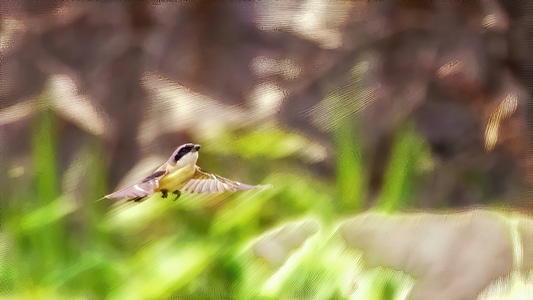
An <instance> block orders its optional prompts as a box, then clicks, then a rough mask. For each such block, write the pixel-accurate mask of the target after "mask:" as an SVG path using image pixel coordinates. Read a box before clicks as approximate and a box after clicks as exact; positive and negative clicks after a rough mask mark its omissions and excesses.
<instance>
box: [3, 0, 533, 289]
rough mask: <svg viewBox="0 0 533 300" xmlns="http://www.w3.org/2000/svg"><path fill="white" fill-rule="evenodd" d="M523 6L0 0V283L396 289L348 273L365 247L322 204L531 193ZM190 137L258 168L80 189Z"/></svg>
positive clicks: (206, 164)
mask: <svg viewBox="0 0 533 300" xmlns="http://www.w3.org/2000/svg"><path fill="white" fill-rule="evenodd" d="M532 14H533V4H531V3H529V2H527V1H526V2H524V1H521V2H520V1H500V2H491V1H474V2H471V3H470V2H458V3H445V2H442V3H441V2H439V1H420V2H417V1H383V2H379V1H370V2H367V1H328V2H322V1H315V0H308V1H290V2H281V1H272V2H270V1H257V2H255V1H249V2H247V1H244V2H241V1H221V2H214V1H199V2H183V3H166V2H164V1H158V0H154V1H132V2H125V1H117V2H114V1H110V2H98V1H87V2H83V1H81V2H76V1H21V2H13V1H8V2H2V3H0V16H1V22H0V296H2V297H4V296H6V297H15V298H20V299H37V298H48V299H49V298H72V297H74V298H84V299H85V298H88V299H102V298H120V299H123V298H130V299H134V298H140V299H157V298H176V299H249V298H256V297H263V298H281V299H309V298H314V299H345V298H349V297H351V296H350V295H352V293H353V291H355V290H357V291H356V292H357V293H360V294H359V295H358V297H362V298H357V299H393V298H401V297H402V295H404V294H403V293H404V291H403V290H402V288H401V284H398V281H399V280H400V281H401V280H407V279H405V278H404V277H405V276H404V277H402V276H403V275H400V276H396V277H394V276H391V275H390V274H389V275H383V272H385V273H386V272H387V271H383V270H382V271H380V272H381V273H379V274H377V273H376V274H374V273H372V274H370V275H369V276H370V277H369V278H371V280H367V281H368V282H372V284H370V285H369V286H370V288H361V287H360V284H354V282H353V280H351V279H350V278H354V276H355V275H354V274H356V273H357V272H358V270H359V263H358V262H359V258H358V256H357V255H356V254H353V255H352V254H349V253H348V252H349V251H347V250H346V249H344V248H343V243H342V241H340V240H338V239H337V238H335V237H332V235H331V233H332V232H333V231H334V230H333V228H334V224H335V222H337V221H339V220H341V219H342V218H344V217H346V216H350V215H355V214H357V213H360V212H362V211H364V210H366V209H369V208H377V209H379V210H383V211H387V212H395V211H405V210H413V209H415V210H420V209H450V208H467V207H474V206H491V207H494V206H495V207H512V208H514V209H521V210H524V211H526V210H528V209H530V208H531V207H532V206H533V205H532V204H533V202H532V201H531V200H529V199H528V198H527V196H528V195H529V191H530V190H531V188H530V187H531V184H532V183H533V177H532V176H533V175H532V173H531V169H532V168H533V161H532V159H531V155H530V151H531V147H530V146H531V142H532V136H531V134H532V132H533V131H532V130H531V126H532V124H533V123H532V122H531V118H532V117H531V109H532V107H531V99H530V96H531V88H532V87H533V76H532V74H533V56H532V55H529V54H530V53H529V51H528V50H529V49H531V46H533V45H532V43H533V39H532V38H531V37H532V34H533V31H532V29H531V28H533V16H532ZM186 142H193V143H198V144H201V145H202V149H201V151H200V159H199V162H198V164H199V165H200V166H202V168H203V169H205V170H208V171H210V172H214V173H217V174H219V175H221V176H224V177H227V178H231V179H234V180H238V181H241V182H245V183H248V184H272V185H273V186H274V187H273V188H271V189H266V190H260V191H247V192H238V193H234V194H222V195H209V196H198V195H183V196H182V198H180V199H179V200H178V201H175V202H172V201H170V200H169V199H161V198H160V197H159V196H154V197H152V198H150V199H148V200H146V201H144V202H142V203H139V204H124V203H116V202H112V201H107V200H106V201H98V202H97V201H96V200H97V199H99V198H101V197H102V196H103V195H105V194H108V193H110V192H112V191H114V190H116V189H117V188H120V187H122V186H125V185H127V184H132V183H134V182H135V180H139V179H142V178H144V177H145V176H147V175H148V174H150V172H151V171H152V170H153V169H155V168H156V167H157V166H158V165H159V164H161V163H162V162H164V161H165V160H166V159H167V157H168V155H170V153H172V151H173V150H174V149H175V147H177V146H179V145H180V144H183V143H186ZM325 241H328V243H326V242H325ZM347 278H348V279H347ZM398 278H400V279H398ZM363 282H365V281H364V280H363ZM361 293H363V294H361Z"/></svg>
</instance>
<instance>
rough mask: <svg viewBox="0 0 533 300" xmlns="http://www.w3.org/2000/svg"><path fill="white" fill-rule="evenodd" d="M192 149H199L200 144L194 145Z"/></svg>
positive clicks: (194, 150)
mask: <svg viewBox="0 0 533 300" xmlns="http://www.w3.org/2000/svg"><path fill="white" fill-rule="evenodd" d="M192 150H193V152H196V151H198V150H200V145H198V144H196V145H194V147H193V148H192Z"/></svg>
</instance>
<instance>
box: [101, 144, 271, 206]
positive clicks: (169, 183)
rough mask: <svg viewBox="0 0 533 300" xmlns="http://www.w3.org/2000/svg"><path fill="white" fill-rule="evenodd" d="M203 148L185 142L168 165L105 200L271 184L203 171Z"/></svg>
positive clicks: (137, 200)
mask: <svg viewBox="0 0 533 300" xmlns="http://www.w3.org/2000/svg"><path fill="white" fill-rule="evenodd" d="M199 150H200V145H198V144H193V143H187V144H183V145H181V146H179V147H178V148H176V150H174V152H173V153H172V155H171V156H170V157H169V158H168V160H167V161H166V162H165V163H164V164H162V165H161V166H160V167H159V168H157V169H156V170H155V171H154V172H153V173H152V174H150V175H149V176H147V177H146V178H144V179H143V180H142V181H141V182H139V183H136V184H133V185H130V186H128V187H125V188H123V189H121V190H118V191H116V192H113V193H111V194H109V195H106V196H104V197H103V198H101V199H110V200H114V199H125V200H127V201H133V202H140V201H142V200H145V199H146V198H147V197H149V196H151V195H153V194H155V193H157V192H161V196H162V198H167V197H168V193H169V192H172V193H173V194H174V195H175V199H174V200H177V199H178V198H179V197H180V196H181V192H185V193H190V194H196V193H201V194H206V193H221V192H226V191H237V190H251V189H261V188H265V187H268V185H248V184H244V183H241V182H238V181H233V180H230V179H227V178H224V177H222V176H219V175H216V174H213V173H209V172H206V171H203V170H202V169H200V167H198V166H197V165H196V161H197V160H198V151H199Z"/></svg>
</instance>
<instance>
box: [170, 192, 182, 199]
mask: <svg viewBox="0 0 533 300" xmlns="http://www.w3.org/2000/svg"><path fill="white" fill-rule="evenodd" d="M172 194H174V195H176V198H174V201H176V200H178V198H179V197H180V196H181V191H180V190H175V191H173V192H172Z"/></svg>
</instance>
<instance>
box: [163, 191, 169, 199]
mask: <svg viewBox="0 0 533 300" xmlns="http://www.w3.org/2000/svg"><path fill="white" fill-rule="evenodd" d="M167 196H168V190H161V197H163V198H167Z"/></svg>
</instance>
